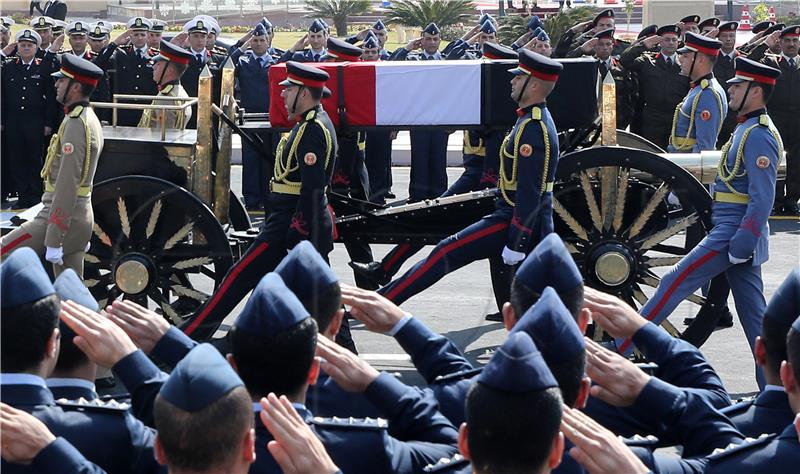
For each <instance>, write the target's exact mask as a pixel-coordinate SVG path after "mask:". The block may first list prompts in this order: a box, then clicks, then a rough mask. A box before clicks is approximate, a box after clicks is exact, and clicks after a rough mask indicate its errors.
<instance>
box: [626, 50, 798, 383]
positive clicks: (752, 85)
mask: <svg viewBox="0 0 800 474" xmlns="http://www.w3.org/2000/svg"><path fill="white" fill-rule="evenodd" d="M779 75H780V71H778V70H776V69H773V68H770V67H768V66H764V65H761V64H759V63H756V62H754V61H750V60H748V59H745V58H737V59H736V76H735V77H734V78H733V79H731V80H730V81H728V82H729V83H730V84H732V85H731V87H730V88H729V92H730V95H731V99H730V106H731V108H732V109H734V110H736V111H737V114H738V120H739V125H738V126H737V127H736V130H735V131H734V134H733V137H732V138H731V141H729V142H728V143H727V144H726V145H725V147H723V151H722V159H721V160H720V164H719V170H718V174H717V178H716V180H715V183H714V192H715V193H714V201H715V203H714V207H713V210H712V222H713V223H714V228H713V229H712V230H711V232H710V233H709V234H708V236H706V238H705V239H703V241H702V242H700V243H699V244H698V245H697V246H696V247H695V248H694V249H693V250H692V251H691V252H689V254H688V255H687V256H686V257H684V258H683V259H682V260H681V261H680V262H679V263H678V264H677V265H676V266H675V267H674V268H673V269H672V270H670V271H669V272H668V273H667V274H666V275H665V276H664V278H662V280H661V284H660V285H659V286H658V289H657V290H656V292H655V294H654V295H653V297H652V298H650V300H649V301H648V302H647V304H646V305H645V306H644V307H643V308H642V309H641V311H640V312H641V314H642V315H643V316H644V317H645V318H646V319H648V320H650V321H653V322H654V323H656V324H660V323H661V321H663V320H664V318H666V317H667V316H668V315H669V314H670V313H672V311H673V309H675V307H676V306H677V305H678V304H679V303H680V302H681V301H683V299H684V298H685V297H686V296H687V295H689V294H690V293H691V292H693V291H695V290H696V289H697V288H699V287H700V286H702V285H704V284H705V283H707V282H708V281H710V280H711V278H712V277H714V276H716V275H718V274H719V273H722V272H726V275H727V277H728V282H729V283H730V286H731V290H732V291H733V297H734V300H735V303H736V310H737V313H738V315H739V320H740V322H741V323H742V327H743V328H744V331H745V335H746V337H747V342H748V343H749V344H750V348H751V350H753V346H754V344H755V339H756V336H758V335H759V332H760V331H761V318H762V316H763V314H764V309H765V308H766V302H765V301H764V287H763V282H762V280H761V265H762V264H763V263H764V262H765V261H766V260H767V258H768V246H769V243H768V238H769V237H768V236H769V225H768V222H767V220H768V218H769V214H770V211H771V209H772V204H773V201H774V198H775V179H776V175H777V165H778V163H779V160H780V157H781V156H782V154H783V146H782V144H781V141H780V136H779V135H778V132H777V131H776V130H775V127H774V126H773V125H772V121H771V120H770V119H769V116H767V115H766V109H765V105H766V103H767V100H768V99H769V95H770V93H771V90H772V86H774V84H775V80H776V78H777V77H778V76H779ZM617 344H618V347H619V350H620V351H621V352H623V353H628V352H629V351H630V349H631V347H630V346H631V341H630V340H625V341H617ZM759 385H760V386H763V380H762V379H761V378H760V377H759Z"/></svg>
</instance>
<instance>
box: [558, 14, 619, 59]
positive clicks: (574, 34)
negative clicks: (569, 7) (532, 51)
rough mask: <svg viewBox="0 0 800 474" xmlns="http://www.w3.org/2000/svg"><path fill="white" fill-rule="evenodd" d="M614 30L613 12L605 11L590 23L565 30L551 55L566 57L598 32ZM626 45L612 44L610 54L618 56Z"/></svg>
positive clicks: (616, 42) (617, 42)
mask: <svg viewBox="0 0 800 474" xmlns="http://www.w3.org/2000/svg"><path fill="white" fill-rule="evenodd" d="M613 29H614V10H611V9H607V10H603V11H601V12H600V13H598V14H597V15H596V16H595V17H594V19H592V20H591V21H587V22H583V23H579V24H577V25H575V26H573V27H572V28H570V29H569V30H567V31H566V32H565V33H564V34H563V35H562V36H561V39H559V40H558V44H557V45H556V49H555V51H554V53H553V55H554V56H555V57H557V58H564V57H567V56H568V55H569V53H570V51H574V50H575V49H577V48H580V47H581V45H583V44H584V43H586V42H587V41H589V40H590V39H592V38H594V35H595V33H597V32H598V31H605V30H613ZM627 46H628V45H627V44H626V43H622V42H619V41H615V42H614V51H613V52H612V54H613V55H614V56H618V55H619V54H620V53H621V52H622V50H623V49H625V47H627Z"/></svg>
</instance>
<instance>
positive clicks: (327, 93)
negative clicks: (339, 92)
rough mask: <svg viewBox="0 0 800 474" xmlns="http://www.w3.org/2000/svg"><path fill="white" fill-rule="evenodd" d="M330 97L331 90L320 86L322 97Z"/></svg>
mask: <svg viewBox="0 0 800 474" xmlns="http://www.w3.org/2000/svg"><path fill="white" fill-rule="evenodd" d="M330 96H331V90H330V89H328V88H327V87H325V86H322V97H325V98H328V97H330Z"/></svg>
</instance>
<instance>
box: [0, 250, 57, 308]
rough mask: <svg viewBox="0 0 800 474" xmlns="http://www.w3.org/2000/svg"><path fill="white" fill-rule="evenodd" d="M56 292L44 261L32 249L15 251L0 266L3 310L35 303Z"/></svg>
mask: <svg viewBox="0 0 800 474" xmlns="http://www.w3.org/2000/svg"><path fill="white" fill-rule="evenodd" d="M55 292H56V290H55V288H53V284H52V283H50V277H49V276H48V275H47V272H46V271H45V269H44V267H43V266H42V261H41V260H39V256H38V255H37V254H36V252H34V251H33V249H31V248H30V247H21V248H19V249H17V250H15V251H13V252H12V253H11V255H9V256H8V258H6V261H5V262H3V263H2V265H0V301H2V304H1V305H0V307H2V308H13V307H15V306H19V305H23V304H26V303H33V302H34V301H38V300H40V299H42V298H44V297H45V296H50V295H52V294H53V293H55Z"/></svg>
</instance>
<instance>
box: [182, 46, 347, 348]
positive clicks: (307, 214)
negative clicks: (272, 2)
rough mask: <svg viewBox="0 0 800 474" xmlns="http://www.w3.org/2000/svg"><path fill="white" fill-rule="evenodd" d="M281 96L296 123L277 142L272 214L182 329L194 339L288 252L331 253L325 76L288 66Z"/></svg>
mask: <svg viewBox="0 0 800 474" xmlns="http://www.w3.org/2000/svg"><path fill="white" fill-rule="evenodd" d="M287 71H288V77H287V79H286V80H285V81H283V82H281V85H284V86H286V89H284V90H283V92H282V93H281V96H282V97H283V100H284V101H285V103H286V109H287V111H288V113H289V119H292V120H294V119H296V120H298V122H297V124H296V125H295V126H294V127H293V128H292V131H291V132H290V133H289V135H288V136H285V137H284V138H283V139H281V142H280V144H279V145H278V151H277V154H276V160H275V169H274V171H273V175H272V180H271V182H270V195H269V207H270V213H269V216H268V217H267V220H266V221H265V222H264V224H263V225H262V227H261V233H260V234H259V235H258V236H257V237H256V239H255V242H253V244H252V245H251V246H250V248H249V249H248V250H247V252H246V253H245V254H244V255H243V256H242V258H241V259H240V260H239V261H238V262H237V263H236V265H234V266H233V267H231V269H230V270H229V271H228V274H227V275H225V278H224V280H223V281H222V283H221V284H220V286H219V289H218V290H217V292H215V293H214V294H213V295H212V296H211V297H210V298H209V299H208V300H206V302H205V303H204V304H203V305H202V306H201V307H200V308H199V309H198V310H197V311H196V312H195V314H194V315H193V316H192V317H191V318H190V319H189V320H188V321H186V323H185V324H184V325H183V327H182V329H183V330H184V332H185V333H186V334H188V335H189V336H191V337H193V338H195V339H206V338H209V337H211V335H212V334H214V332H215V331H216V329H217V327H218V326H219V324H220V323H221V322H222V320H223V319H224V318H225V317H226V316H228V313H230V312H231V311H232V310H233V308H235V307H236V305H237V304H239V301H241V299H242V298H243V297H244V296H245V295H246V294H247V293H248V292H249V291H250V290H252V289H253V288H255V286H256V284H257V283H258V282H259V280H261V277H263V276H264V275H265V274H266V273H269V272H270V271H272V270H273V269H274V268H275V267H276V266H277V265H278V263H280V261H281V259H282V258H283V257H284V256H285V255H286V252H287V249H290V248H292V247H294V246H295V244H297V243H298V242H299V241H301V240H309V241H311V243H313V244H314V247H315V248H316V249H317V251H319V253H320V254H321V255H322V256H323V257H325V258H327V255H328V253H329V252H330V251H331V250H332V249H333V218H332V214H331V213H330V210H329V207H328V198H327V196H326V188H327V187H328V185H329V184H330V179H331V173H332V171H333V163H334V161H335V159H336V151H337V143H336V130H335V129H334V128H333V124H332V123H331V121H330V118H328V114H327V113H325V110H323V108H322V106H321V105H320V100H321V99H322V95H323V93H325V94H330V91H329V90H328V89H327V88H326V87H325V82H326V81H327V80H328V73H326V72H325V71H322V70H321V69H317V68H315V67H313V66H309V65H305V64H301V63H297V62H294V61H289V62H288V63H287Z"/></svg>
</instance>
